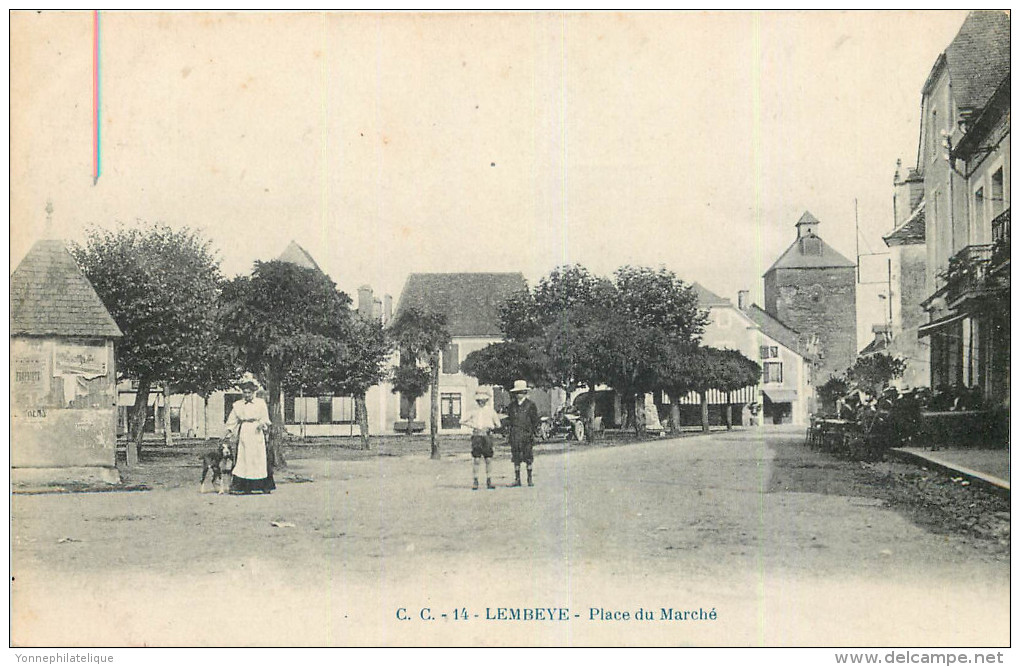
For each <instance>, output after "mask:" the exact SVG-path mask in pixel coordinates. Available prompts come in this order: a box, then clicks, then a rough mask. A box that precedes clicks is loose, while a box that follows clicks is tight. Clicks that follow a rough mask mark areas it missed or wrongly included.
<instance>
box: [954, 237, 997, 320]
mask: <svg viewBox="0 0 1020 667" xmlns="http://www.w3.org/2000/svg"><path fill="white" fill-rule="evenodd" d="M991 261H992V244H990V243H985V244H981V245H969V246H967V247H966V248H964V249H963V250H961V251H960V252H958V253H956V254H955V255H953V256H952V257H950V258H949V267H948V268H947V269H946V272H945V281H946V286H945V291H946V301H947V302H948V303H949V306H950V307H954V308H955V307H956V306H957V304H959V303H960V302H961V301H963V300H966V299H968V298H971V297H973V296H976V295H978V294H980V293H981V292H983V291H984V289H985V286H986V280H985V278H986V277H987V276H988V268H989V265H990V264H991Z"/></svg>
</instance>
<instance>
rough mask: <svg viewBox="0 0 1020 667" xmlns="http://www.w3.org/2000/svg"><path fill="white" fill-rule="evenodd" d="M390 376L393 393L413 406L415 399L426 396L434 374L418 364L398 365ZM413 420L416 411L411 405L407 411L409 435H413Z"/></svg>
mask: <svg viewBox="0 0 1020 667" xmlns="http://www.w3.org/2000/svg"><path fill="white" fill-rule="evenodd" d="M390 377H391V380H390V381H391V382H392V383H393V390H392V391H393V393H394V394H397V395H399V396H402V397H403V398H404V400H405V401H407V403H408V406H413V405H414V402H415V401H417V400H418V399H419V398H421V397H422V396H424V395H425V392H427V391H428V390H429V386H430V385H431V384H432V375H431V374H430V373H429V371H428V369H425V368H421V367H420V366H417V365H414V366H411V365H401V366H396V367H395V368H393V370H392V373H391V376H390ZM413 420H414V413H413V412H412V411H411V409H410V407H409V408H408V411H407V431H406V433H407V435H411V422H412V421H413Z"/></svg>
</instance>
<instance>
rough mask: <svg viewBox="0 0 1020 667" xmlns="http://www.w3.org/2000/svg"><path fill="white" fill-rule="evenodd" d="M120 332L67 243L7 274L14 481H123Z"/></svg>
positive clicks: (34, 252) (32, 254) (41, 246)
mask: <svg viewBox="0 0 1020 667" xmlns="http://www.w3.org/2000/svg"><path fill="white" fill-rule="evenodd" d="M121 335H122V334H121V331H120V329H119V328H118V327H117V324H116V322H114V321H113V318H112V317H110V313H109V312H108V311H107V310H106V307H105V306H104V305H103V302H102V301H101V300H100V299H99V295H97V294H96V291H95V289H93V287H92V284H91V283H89V281H88V279H87V278H86V277H85V276H84V274H83V273H82V272H81V270H80V269H79V268H78V264H77V263H76V262H75V261H74V258H73V257H72V256H71V253H69V252H68V251H67V248H66V247H65V245H64V243H63V242H62V241H57V240H44V241H39V242H38V243H36V244H35V245H34V246H33V247H32V249H31V250H30V251H29V253H28V255H27V256H26V257H25V259H24V260H22V262H21V263H20V264H19V265H18V268H17V269H15V271H14V273H13V274H12V275H11V350H10V354H11V441H10V449H11V452H10V453H11V480H12V481H13V482H14V483H21V482H24V483H64V484H66V483H74V482H94V481H102V482H108V483H117V482H119V481H120V475H119V474H118V472H117V466H116V462H117V461H116V453H117V440H116V435H117V434H116V425H117V390H116V386H117V383H116V372H115V358H114V341H116V339H118V338H120V337H121Z"/></svg>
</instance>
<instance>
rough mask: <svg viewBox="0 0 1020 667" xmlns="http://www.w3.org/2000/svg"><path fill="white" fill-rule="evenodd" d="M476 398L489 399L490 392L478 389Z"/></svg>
mask: <svg viewBox="0 0 1020 667" xmlns="http://www.w3.org/2000/svg"><path fill="white" fill-rule="evenodd" d="M475 400H476V401H481V400H486V401H487V400H489V393H488V392H486V391H483V390H481V389H479V390H478V391H476V392H475Z"/></svg>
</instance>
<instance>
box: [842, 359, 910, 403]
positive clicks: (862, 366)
mask: <svg viewBox="0 0 1020 667" xmlns="http://www.w3.org/2000/svg"><path fill="white" fill-rule="evenodd" d="M906 368H907V364H906V362H905V361H903V359H900V358H898V357H894V356H892V355H889V354H885V353H883V352H878V353H876V354H870V355H868V356H866V357H858V358H857V360H856V361H854V365H853V366H851V367H850V368H848V369H847V371H846V377H847V380H849V381H850V383H851V384H853V385H855V386H856V387H857V388H858V389H860V390H861V391H863V392H864V393H866V394H869V395H871V396H874V397H878V395H879V394H881V393H882V392H883V391H884V390H885V388H886V387H888V386H889V383H890V382H892V381H893V380H895V379H896V378H898V377H900V376H901V375H903V371H905V370H906Z"/></svg>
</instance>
